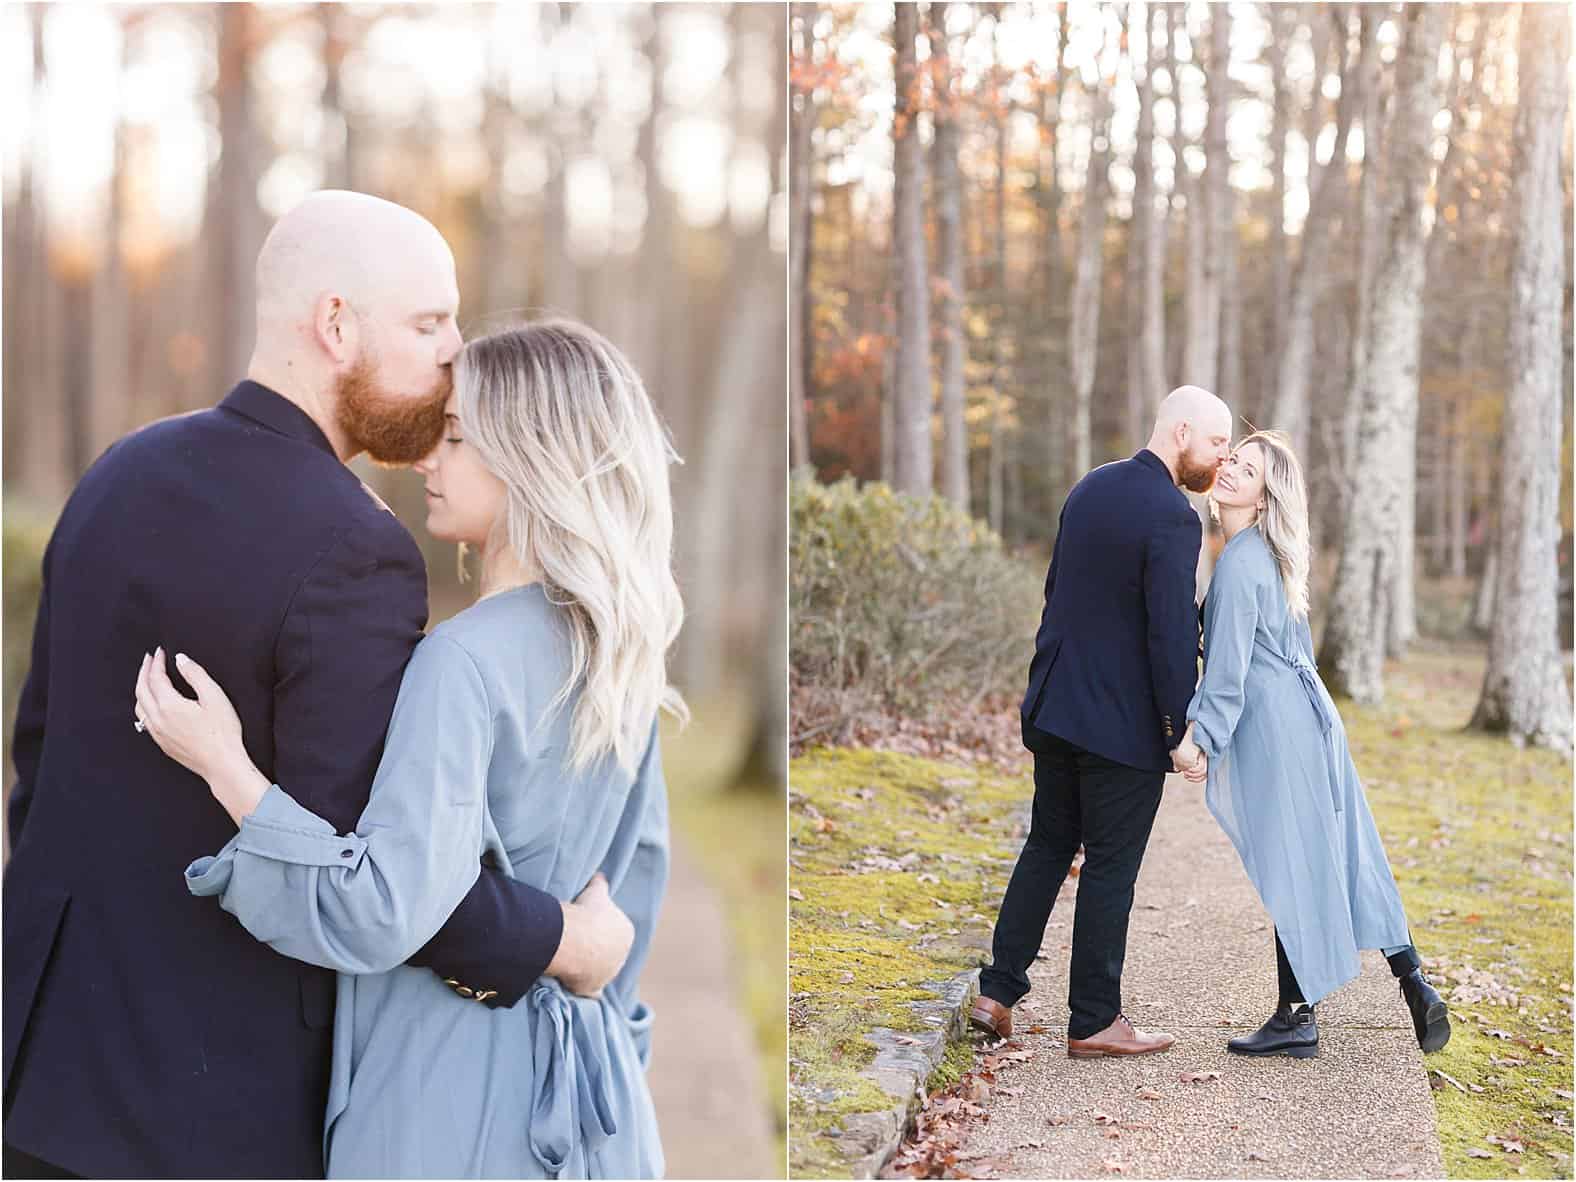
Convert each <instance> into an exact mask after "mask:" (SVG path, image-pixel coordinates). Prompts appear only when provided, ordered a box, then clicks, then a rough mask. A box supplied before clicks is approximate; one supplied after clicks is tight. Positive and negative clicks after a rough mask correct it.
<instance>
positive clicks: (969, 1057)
mask: <svg viewBox="0 0 1576 1182" xmlns="http://www.w3.org/2000/svg"><path fill="white" fill-rule="evenodd" d="M973 1066H974V1044H973V1043H971V1042H968V1041H966V1040H962V1039H960V1040H958V1041H956V1042H953V1043H950V1044H949V1045H948V1046H947V1053H946V1054H945V1055H944V1056H943V1057H942V1060H941V1062H940V1063H938V1064H937V1065H936V1069H935V1070H934V1071H932V1072H931V1073H930V1078H929V1079H927V1080H926V1081H925V1090H926V1091H927V1092H934V1091H935V1090H936V1089H938V1088H950V1087H951V1086H952V1085H953V1084H955V1083H957V1082H958V1080H960V1079H962V1078H963V1073H964V1072H966V1071H968V1070H969V1069H970V1068H972V1067H973Z"/></svg>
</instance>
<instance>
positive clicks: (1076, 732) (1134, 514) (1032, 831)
mask: <svg viewBox="0 0 1576 1182" xmlns="http://www.w3.org/2000/svg"><path fill="white" fill-rule="evenodd" d="M1231 423H1232V418H1231V411H1230V410H1229V409H1228V408H1227V407H1226V404H1225V403H1223V402H1222V401H1221V400H1220V399H1218V398H1216V397H1215V396H1214V395H1213V394H1211V393H1209V391H1207V390H1202V389H1200V388H1199V387H1197V386H1182V387H1179V388H1178V389H1176V390H1173V391H1172V392H1171V393H1170V394H1168V395H1167V396H1166V398H1165V400H1164V401H1163V402H1162V403H1161V405H1160V411H1159V414H1158V415H1157V416H1156V419H1155V427H1154V431H1153V433H1152V434H1151V435H1150V438H1149V445H1148V446H1147V447H1145V448H1143V449H1142V450H1140V451H1139V452H1138V453H1137V454H1136V455H1134V456H1133V457H1132V458H1131V459H1127V460H1120V461H1117V462H1116V463H1111V464H1105V465H1103V466H1102V467H1099V468H1096V469H1095V470H1094V471H1093V472H1090V473H1089V474H1087V475H1086V476H1085V477H1084V478H1083V479H1082V480H1080V481H1079V482H1078V483H1077V484H1076V485H1075V486H1074V487H1073V490H1072V492H1071V493H1069V494H1068V496H1067V501H1066V503H1065V504H1064V505H1063V506H1062V514H1061V525H1060V527H1059V528H1058V530H1057V533H1056V546H1055V549H1054V551H1053V552H1052V555H1051V567H1050V571H1049V573H1048V574H1047V575H1046V578H1045V609H1044V612H1043V614H1042V615H1041V617H1040V630H1039V633H1038V635H1037V636H1036V637H1035V642H1034V659H1033V661H1032V662H1031V663H1030V665H1029V689H1028V693H1026V694H1025V695H1024V699H1023V704H1022V706H1021V708H1020V713H1021V716H1022V725H1023V742H1024V746H1026V747H1027V748H1028V749H1029V750H1030V751H1031V752H1032V753H1033V755H1034V811H1033V815H1032V819H1031V821H1030V826H1029V836H1028V839H1027V840H1026V841H1025V842H1024V846H1023V851H1022V853H1020V854H1019V855H1018V863H1017V866H1016V867H1015V868H1014V869H1013V872H1012V878H1011V880H1010V881H1009V883H1008V885H1007V894H1006V897H1005V898H1004V899H1003V900H1002V904H1001V911H1000V913H999V915H998V916H997V920H996V932H995V937H994V940H993V942H992V948H991V964H990V966H989V967H988V968H986V969H984V970H983V971H982V972H981V973H980V986H979V997H978V999H977V1000H976V1001H975V1003H974V1007H973V1009H972V1011H971V1012H970V1015H969V1021H970V1023H971V1025H973V1026H974V1027H975V1028H976V1029H980V1030H984V1031H986V1032H987V1033H989V1034H991V1035H994V1036H998V1037H1006V1036H1007V1035H1009V1034H1011V1033H1012V1007H1013V1006H1014V1005H1016V1004H1017V1003H1018V1001H1019V1000H1020V999H1021V998H1022V997H1023V996H1024V994H1026V993H1027V992H1028V991H1029V966H1030V965H1031V964H1033V963H1034V958H1035V955H1036V953H1038V952H1039V949H1040V942H1041V940H1043V939H1044V938H1045V925H1046V922H1047V921H1048V920H1049V919H1050V915H1051V906H1052V904H1053V903H1054V902H1055V900H1056V895H1057V892H1058V891H1060V890H1061V886H1062V882H1063V880H1065V879H1066V877H1067V872H1068V870H1069V868H1070V867H1071V865H1072V860H1073V856H1074V855H1075V854H1076V853H1077V852H1078V848H1079V846H1080V845H1081V846H1082V847H1083V850H1084V864H1083V869H1082V871H1081V872H1080V875H1079V879H1078V902H1077V904H1076V908H1077V910H1076V914H1075V916H1074V919H1073V942H1072V945H1073V946H1072V963H1071V966H1070V971H1069V978H1068V986H1067V1006H1068V1020H1067V1053H1068V1054H1069V1055H1070V1056H1072V1057H1074V1058H1100V1057H1103V1056H1107V1055H1143V1054H1151V1053H1154V1052H1156V1051H1163V1050H1165V1049H1166V1048H1168V1047H1169V1046H1171V1044H1172V1042H1173V1041H1174V1039H1173V1038H1172V1036H1171V1035H1169V1034H1163V1033H1159V1032H1153V1033H1151V1032H1146V1031H1142V1030H1136V1029H1134V1027H1133V1025H1132V1023H1131V1022H1129V1021H1128V1020H1127V1018H1126V1017H1125V1016H1123V1014H1122V962H1123V960H1124V959H1125V957H1126V953H1127V921H1128V914H1129V912H1130V911H1131V910H1132V906H1133V883H1134V881H1135V880H1136V879H1137V877H1138V868H1139V864H1140V863H1141V862H1142V861H1143V856H1144V848H1145V846H1146V845H1147V844H1148V842H1149V832H1150V829H1151V828H1152V827H1153V825H1154V820H1155V813H1156V811H1157V810H1158V809H1159V807H1160V793H1161V788H1162V786H1163V785H1164V783H1165V776H1166V773H1167V772H1169V771H1173V770H1179V769H1177V768H1176V763H1175V759H1174V756H1173V752H1174V751H1175V749H1176V747H1177V744H1178V743H1179V742H1180V741H1181V738H1182V733H1183V731H1184V729H1185V722H1186V714H1187V705H1188V700H1189V699H1190V698H1191V697H1192V694H1193V688H1194V683H1195V682H1196V680H1197V674H1198V665H1197V658H1198V614H1197V608H1196V606H1195V604H1194V600H1193V585H1194V584H1193V573H1194V569H1195V568H1196V566H1197V564H1198V551H1199V543H1200V541H1201V538H1202V529H1201V526H1200V522H1199V519H1198V515H1197V514H1196V513H1195V512H1194V511H1193V508H1192V506H1191V504H1190V503H1189V502H1188V499H1187V497H1185V496H1184V495H1183V494H1182V492H1181V489H1184V488H1185V489H1188V490H1189V491H1191V492H1199V493H1201V492H1207V491H1208V490H1209V488H1210V486H1211V485H1212V484H1213V483H1214V480H1215V472H1216V470H1217V469H1218V468H1219V467H1220V465H1221V464H1223V463H1224V462H1225V461H1226V457H1227V455H1228V453H1229V451H1230V445H1231Z"/></svg>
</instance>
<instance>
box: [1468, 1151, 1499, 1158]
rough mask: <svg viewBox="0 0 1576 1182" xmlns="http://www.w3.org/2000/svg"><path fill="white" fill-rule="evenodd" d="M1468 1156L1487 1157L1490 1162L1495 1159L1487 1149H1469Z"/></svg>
mask: <svg viewBox="0 0 1576 1182" xmlns="http://www.w3.org/2000/svg"><path fill="white" fill-rule="evenodd" d="M1467 1156H1468V1157H1486V1158H1489V1159H1490V1160H1492V1159H1493V1157H1494V1155H1493V1154H1492V1153H1490V1152H1489V1151H1488V1150H1486V1149H1469V1150H1467Z"/></svg>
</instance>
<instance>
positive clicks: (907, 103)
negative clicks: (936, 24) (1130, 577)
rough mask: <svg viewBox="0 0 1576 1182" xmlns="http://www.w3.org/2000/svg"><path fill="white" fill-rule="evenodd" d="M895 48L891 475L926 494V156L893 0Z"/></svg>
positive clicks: (910, 54)
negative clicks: (894, 351) (894, 327)
mask: <svg viewBox="0 0 1576 1182" xmlns="http://www.w3.org/2000/svg"><path fill="white" fill-rule="evenodd" d="M894 8H895V10H896V20H895V23H894V27H893V34H892V35H893V40H894V41H895V43H896V48H897V69H896V73H895V75H894V82H895V87H896V94H895V104H894V107H893V112H892V152H893V185H892V220H893V225H892V243H893V249H894V251H895V253H896V255H897V266H898V276H899V278H898V287H897V373H896V390H895V393H896V399H895V403H896V405H895V408H894V409H895V412H896V413H895V427H896V431H895V437H896V438H895V443H896V452H895V460H896V467H897V471H896V477H897V487H898V490H899V491H900V492H906V493H913V494H916V495H918V496H928V495H929V494H930V491H931V488H932V487H933V482H934V473H933V461H932V458H931V444H930V403H931V390H930V276H929V273H928V268H927V267H926V265H925V216H924V204H923V198H924V189H925V160H924V156H923V155H922V154H921V151H920V143H919V108H920V101H919V100H920V95H919V74H918V70H917V67H916V64H915V46H914V42H915V40H916V39H917V38H918V36H919V27H918V8H917V6H916V5H914V4H906V3H898V4H896V5H894Z"/></svg>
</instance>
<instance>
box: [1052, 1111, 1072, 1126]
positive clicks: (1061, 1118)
mask: <svg viewBox="0 0 1576 1182" xmlns="http://www.w3.org/2000/svg"><path fill="white" fill-rule="evenodd" d="M1072 1119H1073V1114H1072V1113H1070V1112H1053V1113H1051V1120H1050V1123H1051V1124H1053V1125H1065V1124H1071V1123H1072Z"/></svg>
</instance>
